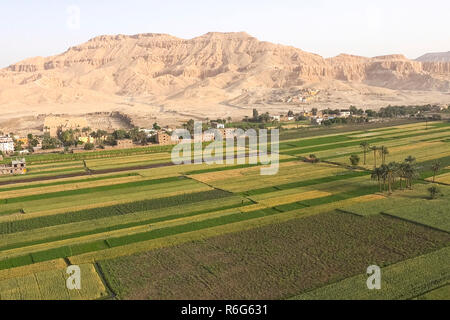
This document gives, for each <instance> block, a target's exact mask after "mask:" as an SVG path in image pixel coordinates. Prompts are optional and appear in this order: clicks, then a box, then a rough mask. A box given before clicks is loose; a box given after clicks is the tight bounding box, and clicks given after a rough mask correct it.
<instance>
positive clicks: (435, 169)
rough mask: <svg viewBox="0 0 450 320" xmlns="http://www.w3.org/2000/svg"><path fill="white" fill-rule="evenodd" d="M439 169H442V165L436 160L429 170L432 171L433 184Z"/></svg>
mask: <svg viewBox="0 0 450 320" xmlns="http://www.w3.org/2000/svg"><path fill="white" fill-rule="evenodd" d="M441 167H442V163H441V162H440V161H439V160H436V161H435V162H433V164H432V165H431V170H433V183H434V180H435V179H436V174H437V173H438V172H439V170H441Z"/></svg>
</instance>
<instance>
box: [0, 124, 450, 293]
mask: <svg viewBox="0 0 450 320" xmlns="http://www.w3.org/2000/svg"><path fill="white" fill-rule="evenodd" d="M403 123H404V124H401V123H400V122H399V123H397V124H396V125H391V126H389V123H388V124H367V125H354V126H346V127H336V128H322V129H311V130H309V129H306V128H299V129H295V128H293V129H287V130H283V131H281V136H280V143H279V150H280V163H279V170H278V172H277V174H275V175H261V168H263V167H265V165H263V164H261V162H258V161H260V160H261V159H258V158H257V157H254V156H252V157H251V158H250V157H249V152H250V151H249V150H250V149H249V148H247V149H243V150H241V151H244V153H243V154H244V156H245V158H243V160H244V162H243V163H242V162H239V163H238V162H237V161H236V162H234V163H230V164H226V163H225V162H224V163H217V164H206V163H203V164H183V165H173V164H172V162H171V153H170V151H171V149H172V148H173V146H167V147H142V148H134V149H125V150H112V151H111V150H105V151H95V152H86V153H76V154H69V153H67V154H46V155H28V156H26V159H27V167H28V172H27V174H26V175H21V176H0V299H5V300H7V299H25V300H37V299H62V300H66V299H106V298H116V299H167V298H169V299H172V298H173V299H203V298H204V299H218V298H219V299H221V298H223V299H289V298H292V297H294V298H296V299H316V298H321V297H325V298H335V297H339V298H341V299H351V298H361V299H448V298H450V296H449V290H448V281H449V279H448V277H449V274H450V270H448V263H446V261H448V257H449V252H448V249H449V248H450V212H449V210H448V208H449V205H450V186H448V173H449V172H450V171H449V170H450V169H449V168H450V167H449V166H450V148H449V146H450V145H449V137H450V126H449V125H448V124H447V123H444V122H432V123H428V125H426V124H425V123H421V122H408V123H406V122H403ZM362 142H368V143H370V144H371V145H373V146H377V147H381V146H384V147H387V148H388V150H389V152H388V153H387V154H385V155H384V156H382V154H381V153H380V152H379V151H376V152H375V153H374V152H373V151H372V150H369V151H367V152H366V163H363V161H364V152H363V149H362V148H361V146H360V144H361V143H362ZM206 145H207V144H204V147H206ZM272 150H273V149H272ZM234 152H235V154H236V153H237V148H235V149H234ZM311 154H314V155H315V156H316V157H317V158H319V159H320V160H319V161H318V162H317V163H313V162H311V161H307V159H306V158H308V157H309V156H310V155H311ZM350 155H358V156H359V157H360V162H359V163H358V164H357V165H352V164H351V163H350V160H349V158H350ZM408 156H412V157H414V158H415V161H414V162H413V166H414V170H415V173H416V174H415V175H414V176H413V177H412V178H411V179H410V182H411V185H408V186H406V178H404V177H403V176H401V175H400V173H398V175H397V176H392V177H391V176H389V177H390V179H391V178H392V179H393V182H392V184H391V183H390V182H391V180H389V181H388V180H387V179H388V178H387V176H385V177H384V178H383V177H381V176H380V177H379V178H378V179H377V178H376V176H373V175H372V170H373V168H374V165H375V162H376V163H377V166H380V165H381V164H382V163H383V161H384V162H385V163H386V164H389V163H391V162H394V161H395V162H397V163H399V162H403V161H404V159H406V158H407V157H408ZM250 160H256V163H254V162H253V161H250ZM436 161H438V162H439V164H440V165H439V168H438V170H437V171H434V169H433V168H434V167H435V163H436ZM396 172H400V171H396ZM395 174H397V173H395ZM395 174H394V173H393V175H395ZM383 179H384V180H383ZM408 181H409V180H408ZM433 181H435V182H433ZM388 187H390V188H391V189H392V190H391V191H389V188H388ZM431 187H434V188H435V191H436V192H435V193H433V195H431V194H430V191H429V190H430V188H431ZM433 190H434V189H433ZM70 264H76V265H79V266H80V267H81V269H82V273H83V274H84V276H83V278H82V281H83V285H82V290H81V291H72V290H68V289H67V288H66V284H65V281H66V279H67V277H68V275H67V274H66V272H65V271H66V268H67V266H68V265H70ZM372 264H376V265H378V266H380V267H381V268H382V270H383V274H385V275H386V277H385V279H384V280H383V281H384V282H383V285H384V287H383V288H384V289H385V290H383V289H382V290H381V291H380V292H370V291H369V290H368V289H366V287H364V286H365V279H367V275H365V274H364V272H365V270H366V268H367V267H368V266H369V265H372ZM428 264H431V265H432V266H433V267H432V268H431V269H429V270H428V272H425V271H424V270H426V266H427V265H428ZM150 271H151V272H150ZM409 273H411V275H412V277H411V279H406V278H405V276H404V275H406V274H409Z"/></svg>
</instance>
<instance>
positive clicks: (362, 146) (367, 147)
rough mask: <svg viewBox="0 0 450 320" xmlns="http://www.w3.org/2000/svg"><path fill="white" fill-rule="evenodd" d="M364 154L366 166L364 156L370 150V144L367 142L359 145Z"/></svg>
mask: <svg viewBox="0 0 450 320" xmlns="http://www.w3.org/2000/svg"><path fill="white" fill-rule="evenodd" d="M359 146H360V147H361V148H362V149H363V152H364V165H366V154H367V152H368V151H369V150H370V144H369V143H368V142H367V141H364V142H361V144H360V145H359Z"/></svg>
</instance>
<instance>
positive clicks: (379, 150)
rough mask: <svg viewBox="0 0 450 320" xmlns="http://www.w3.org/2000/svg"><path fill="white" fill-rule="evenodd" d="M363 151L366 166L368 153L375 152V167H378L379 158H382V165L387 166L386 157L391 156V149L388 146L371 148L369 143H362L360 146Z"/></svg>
mask: <svg viewBox="0 0 450 320" xmlns="http://www.w3.org/2000/svg"><path fill="white" fill-rule="evenodd" d="M359 146H360V147H361V148H362V149H363V153H364V165H365V164H366V159H367V153H368V152H369V151H373V163H374V167H375V168H376V167H377V158H378V157H381V163H382V164H383V165H385V164H386V156H387V155H388V154H389V149H388V147H386V146H381V147H379V146H371V145H370V144H369V143H368V142H366V141H364V142H361V144H360V145H359Z"/></svg>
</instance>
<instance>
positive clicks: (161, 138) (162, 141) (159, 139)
mask: <svg viewBox="0 0 450 320" xmlns="http://www.w3.org/2000/svg"><path fill="white" fill-rule="evenodd" d="M178 142H179V139H174V140H172V136H171V135H169V134H167V133H166V132H164V131H159V132H158V133H157V134H156V143H157V144H159V145H162V146H166V145H171V144H177V143H178Z"/></svg>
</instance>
